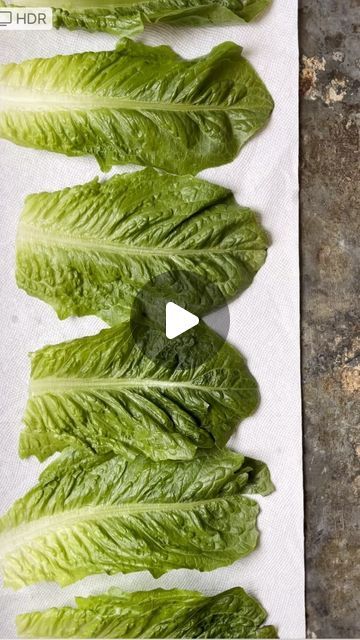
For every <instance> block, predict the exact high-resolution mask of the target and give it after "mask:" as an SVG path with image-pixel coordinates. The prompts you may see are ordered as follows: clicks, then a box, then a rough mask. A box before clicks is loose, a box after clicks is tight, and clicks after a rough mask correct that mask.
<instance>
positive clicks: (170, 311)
mask: <svg viewBox="0 0 360 640" xmlns="http://www.w3.org/2000/svg"><path fill="white" fill-rule="evenodd" d="M197 324H199V318H198V317H197V316H195V315H194V314H193V313H190V311H186V309H183V308H182V307H179V305H178V304H175V302H168V303H167V305H166V337H167V338H168V339H169V340H173V338H177V337H178V336H180V335H181V334H182V333H185V331H189V329H192V328H193V327H196V325H197Z"/></svg>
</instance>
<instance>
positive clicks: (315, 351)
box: [299, 0, 360, 638]
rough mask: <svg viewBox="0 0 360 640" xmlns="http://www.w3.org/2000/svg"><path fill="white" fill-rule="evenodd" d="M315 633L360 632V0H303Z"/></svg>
mask: <svg viewBox="0 0 360 640" xmlns="http://www.w3.org/2000/svg"><path fill="white" fill-rule="evenodd" d="M299 5H300V48H301V63H302V71H301V77H300V94H301V170H300V180H301V238H302V241H301V246H302V256H301V261H302V352H303V402H304V449H305V465H304V468H305V495H306V499H305V534H306V569H307V572H306V573H307V576H306V583H307V584H306V589H307V594H306V602H307V626H308V636H309V637H322V638H359V637H360V614H359V612H360V597H359V596H360V535H359V497H360V433H359V431H360V306H359V304H360V303H359V293H360V253H359V246H360V190H359V178H360V175H359V155H358V152H359V133H360V132H359V125H360V112H359V103H360V100H359V90H360V0H346V1H344V0H300V3H299Z"/></svg>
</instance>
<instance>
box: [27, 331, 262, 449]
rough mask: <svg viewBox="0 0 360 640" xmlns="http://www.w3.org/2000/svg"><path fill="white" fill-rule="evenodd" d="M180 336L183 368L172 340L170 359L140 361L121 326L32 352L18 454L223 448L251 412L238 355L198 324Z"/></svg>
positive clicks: (254, 395)
mask: <svg viewBox="0 0 360 640" xmlns="http://www.w3.org/2000/svg"><path fill="white" fill-rule="evenodd" d="M189 334H190V332H187V333H185V334H183V336H182V338H183V340H184V350H185V352H186V353H187V354H189V353H190V355H187V357H188V358H190V360H187V361H186V364H187V365H188V366H187V368H185V367H184V368H181V367H180V361H181V357H182V353H181V345H180V348H179V349H178V350H177V351H176V357H175V358H174V359H171V360H166V358H165V356H164V359H162V358H160V360H159V359H156V358H155V357H154V359H150V358H149V357H148V356H147V355H145V353H146V352H145V350H144V349H142V348H141V344H140V343H135V342H134V338H133V334H132V331H131V327H130V325H129V323H127V322H125V323H122V324H120V325H118V326H115V327H113V328H111V329H104V330H103V331H101V332H100V333H99V334H98V335H95V336H90V337H85V338H80V339H76V340H72V341H69V342H64V343H61V344H58V345H54V346H47V347H45V348H43V349H40V350H39V351H37V352H35V353H33V354H32V356H31V382H30V393H29V399H28V402H27V406H26V411H25V416H24V423H25V425H26V427H25V429H24V430H23V431H22V433H21V436H20V447H19V451H20V455H21V457H26V456H30V455H36V456H37V457H38V458H39V459H40V460H44V459H45V458H47V457H48V456H50V455H51V454H53V453H54V452H55V451H60V450H62V449H64V448H65V447H67V446H79V445H80V446H87V447H88V448H90V449H91V450H93V451H96V452H97V453H105V452H107V451H115V452H116V453H121V454H122V455H124V456H125V457H127V458H131V457H134V456H135V455H137V454H138V453H143V454H144V455H147V456H149V457H151V458H152V459H154V460H164V459H177V460H179V459H190V458H192V457H193V456H194V455H195V453H196V450H197V449H198V448H200V449H201V448H204V449H209V448H211V447H213V446H216V447H223V446H224V445H225V444H226V442H227V440H228V439H229V437H230V435H231V434H232V432H233V431H234V429H235V427H236V426H237V424H238V422H239V421H240V420H242V419H244V418H246V417H247V416H249V415H250V414H251V413H253V411H255V409H256V407H257V405H258V401H259V394H258V388H257V384H256V382H255V380H254V378H253V377H252V375H251V374H250V372H249V370H248V368H247V365H246V363H245V360H244V358H243V357H242V356H241V355H240V354H239V353H238V352H237V351H236V349H234V348H233V347H232V346H231V345H229V344H227V343H223V341H222V340H221V339H220V338H219V337H218V336H217V334H216V333H215V332H214V331H212V330H211V329H210V328H208V327H207V326H206V325H205V324H204V323H200V324H199V325H198V326H197V327H195V328H194V329H193V330H191V335H190V336H189ZM146 339H147V338H146ZM189 339H190V340H191V348H190V350H189ZM164 340H165V341H166V338H165V339H164ZM139 344H140V347H139V346H138V345H139ZM157 344H158V343H157V341H156V340H154V345H155V346H154V348H157ZM159 344H160V348H162V344H161V343H160V341H159ZM217 348H218V349H219V350H218V351H216V349H217ZM208 353H209V354H210V356H209V358H208V359H206V356H207V355H208ZM160 354H162V351H160ZM199 354H200V355H202V356H204V357H203V358H198V355H199ZM154 355H155V354H154ZM200 362H201V364H198V363H200Z"/></svg>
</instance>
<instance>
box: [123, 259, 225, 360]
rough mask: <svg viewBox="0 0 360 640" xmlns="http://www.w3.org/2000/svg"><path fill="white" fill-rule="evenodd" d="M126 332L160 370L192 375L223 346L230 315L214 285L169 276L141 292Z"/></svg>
mask: <svg viewBox="0 0 360 640" xmlns="http://www.w3.org/2000/svg"><path fill="white" fill-rule="evenodd" d="M215 308H217V309H218V310H217V311H216V312H215V313H211V314H210V315H208V314H209V313H210V312H211V311H213V310H214V309H215ZM130 326H131V332H132V336H133V339H134V342H135V344H136V346H137V347H138V349H140V351H141V352H142V353H143V354H144V355H145V356H146V357H147V358H149V359H150V360H152V362H155V363H156V364H157V365H158V366H159V367H161V368H166V369H169V370H171V371H175V370H178V371H180V370H186V369H192V370H195V369H197V368H198V367H201V365H202V363H204V362H205V361H208V360H210V359H211V358H212V357H213V356H214V355H215V353H217V352H218V351H219V350H220V349H221V347H222V346H223V344H224V342H225V340H226V338H227V335H228V330H229V326H230V314H229V309H228V306H227V304H226V300H225V298H224V296H223V294H222V293H221V291H220V290H219V287H217V285H214V283H212V282H211V281H208V280H207V279H206V278H204V277H199V276H198V275H196V274H194V273H192V272H188V271H183V270H179V271H177V270H171V271H166V272H165V273H162V274H160V275H157V276H155V277H154V278H152V279H151V280H149V281H148V283H147V284H146V285H145V286H144V287H142V288H141V289H140V290H139V292H138V294H137V296H136V298H135V300H134V302H133V305H132V309H131V317H130Z"/></svg>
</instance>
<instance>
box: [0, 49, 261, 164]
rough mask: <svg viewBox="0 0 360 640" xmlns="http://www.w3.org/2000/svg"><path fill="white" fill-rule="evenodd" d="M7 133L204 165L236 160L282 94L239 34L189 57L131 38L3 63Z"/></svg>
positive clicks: (100, 156)
mask: <svg viewBox="0 0 360 640" xmlns="http://www.w3.org/2000/svg"><path fill="white" fill-rule="evenodd" d="M0 95H1V97H0V137H2V138H6V139H8V140H11V141H13V142H15V143H17V144H21V145H24V146H30V147H34V148H36V149H47V150H49V151H56V152H60V153H65V154H67V155H70V156H81V155H89V154H90V155H94V156H95V157H96V158H97V160H98V162H99V164H100V166H101V168H102V169H103V170H108V169H110V167H111V166H112V165H114V164H126V163H129V162H132V163H135V164H139V165H146V166H154V167H158V168H162V169H165V170H166V171H169V172H173V173H182V174H186V173H192V174H195V173H197V172H198V171H200V170H201V169H204V168H206V167H211V166H217V165H219V164H223V163H225V162H230V161H231V160H232V159H233V158H235V156H236V155H237V153H238V151H239V150H240V148H241V147H242V146H243V144H245V142H246V141H247V140H248V139H249V138H250V137H251V136H252V135H254V134H255V133H256V132H257V131H258V130H259V129H260V128H262V127H263V126H264V125H265V123H266V122H267V120H268V118H269V116H270V114H271V111H272V108H273V102H272V99H271V96H270V95H269V93H268V91H267V89H266V88H265V86H264V84H263V83H262V81H261V80H260V78H259V77H258V76H257V74H256V73H255V71H254V69H253V68H252V67H251V66H250V64H249V63H248V62H247V61H246V60H245V58H243V56H242V49H241V47H238V46H237V45H235V44H233V43H229V42H228V43H224V44H222V45H220V46H218V47H215V48H214V49H213V50H212V52H211V53H210V54H209V55H208V56H205V57H203V58H198V59H194V60H183V59H182V58H180V57H179V56H178V55H177V54H176V53H175V52H174V51H172V50H171V49H170V48H169V47H166V46H160V47H149V46H146V45H144V44H141V43H135V42H132V41H130V40H123V41H122V42H120V43H119V45H118V47H117V49H116V50H115V51H103V52H99V53H95V52H89V53H80V54H73V55H70V56H55V57H53V58H49V59H44V58H38V59H34V60H27V61H25V62H22V63H20V64H6V65H0Z"/></svg>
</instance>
